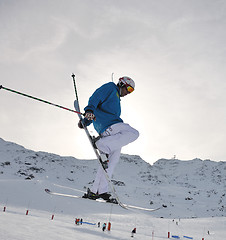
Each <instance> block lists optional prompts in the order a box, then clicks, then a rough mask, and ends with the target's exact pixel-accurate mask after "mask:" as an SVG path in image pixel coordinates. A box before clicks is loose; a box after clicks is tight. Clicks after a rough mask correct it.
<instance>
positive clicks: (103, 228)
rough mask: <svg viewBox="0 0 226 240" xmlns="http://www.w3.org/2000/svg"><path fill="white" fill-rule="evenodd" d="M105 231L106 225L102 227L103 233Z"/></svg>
mask: <svg viewBox="0 0 226 240" xmlns="http://www.w3.org/2000/svg"><path fill="white" fill-rule="evenodd" d="M105 229H106V223H104V224H103V227H102V230H103V232H104V231H105Z"/></svg>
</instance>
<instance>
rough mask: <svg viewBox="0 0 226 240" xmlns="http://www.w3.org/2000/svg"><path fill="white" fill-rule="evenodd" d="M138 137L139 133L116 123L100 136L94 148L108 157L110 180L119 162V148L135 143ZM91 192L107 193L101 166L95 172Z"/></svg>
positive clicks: (127, 125) (106, 184)
mask: <svg viewBox="0 0 226 240" xmlns="http://www.w3.org/2000/svg"><path fill="white" fill-rule="evenodd" d="M138 137H139V132H138V131H137V130H136V129H134V128H132V127H131V126H130V125H129V124H126V123H116V124H114V125H112V126H111V127H109V128H108V129H106V131H105V132H103V133H102V134H101V138H100V139H99V140H98V141H97V142H96V146H97V148H98V149H99V150H100V151H102V152H104V153H106V154H108V155H109V156H108V160H109V162H108V168H107V173H108V176H109V178H110V179H111V177H112V174H113V171H114V169H115V166H116V164H117V163H118V161H119V158H120V153H121V148H122V147H123V146H126V145H127V144H129V143H131V142H133V141H135V140H136V139H137V138H138ZM91 191H92V192H93V193H99V194H101V193H105V192H108V181H107V179H106V177H105V175H104V170H103V169H102V167H101V166H100V167H99V169H98V171H97V175H96V178H95V181H94V183H93V187H92V189H91Z"/></svg>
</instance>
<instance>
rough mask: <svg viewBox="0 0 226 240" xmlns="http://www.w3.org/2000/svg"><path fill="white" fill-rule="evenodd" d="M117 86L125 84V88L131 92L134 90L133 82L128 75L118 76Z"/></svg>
mask: <svg viewBox="0 0 226 240" xmlns="http://www.w3.org/2000/svg"><path fill="white" fill-rule="evenodd" d="M118 83H119V86H120V87H122V86H126V87H127V90H128V91H129V92H130V93H131V92H133V91H134V88H135V82H134V81H133V79H132V78H130V77H126V76H125V77H121V78H119V81H118Z"/></svg>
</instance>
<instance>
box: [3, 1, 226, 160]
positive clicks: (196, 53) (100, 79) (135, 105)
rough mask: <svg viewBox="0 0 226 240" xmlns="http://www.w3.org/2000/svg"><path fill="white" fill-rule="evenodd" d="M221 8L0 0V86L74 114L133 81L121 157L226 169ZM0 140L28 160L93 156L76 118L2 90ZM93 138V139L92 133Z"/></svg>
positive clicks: (225, 16)
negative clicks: (129, 139)
mask: <svg viewBox="0 0 226 240" xmlns="http://www.w3.org/2000/svg"><path fill="white" fill-rule="evenodd" d="M225 29H226V1H224V0H222V1H221V0H158V1H157V0H36V1H34V0H0V33H1V34H0V84H1V85H3V86H4V87H8V88H12V89H15V90H18V91H21V92H24V93H27V94H30V95H33V96H36V97H39V98H42V99H45V100H48V101H50V102H53V103H56V104H60V105H63V106H65V107H69V108H72V109H73V101H74V98H75V94H74V88H73V82H72V78H71V74H72V73H75V75H76V80H77V88H78V94H79V100H80V106H81V108H82V109H83V108H84V107H85V106H86V104H87V102H88V99H89V97H90V95H91V94H92V93H93V92H94V91H95V89H96V88H98V87H100V86H101V85H102V84H104V83H106V82H109V81H111V80H112V79H111V76H112V73H114V82H115V83H117V81H118V78H119V77H121V76H124V75H125V76H130V77H131V78H133V79H134V81H135V82H136V90H135V91H134V92H133V93H132V94H130V95H129V96H126V97H125V98H122V101H121V105H122V115H121V117H122V119H123V120H124V122H126V123H129V124H130V125H131V126H133V127H134V128H136V129H137V130H138V131H139V132H140V137H139V138H138V140H137V141H135V142H134V143H131V144H130V145H128V146H127V147H124V148H123V150H122V152H123V153H127V154H136V155H140V156H141V157H142V158H143V159H144V160H145V161H147V162H150V163H153V162H155V161H157V160H158V159H160V158H172V157H174V156H175V155H176V158H178V159H181V160H189V159H193V158H196V157H197V158H201V159H211V160H215V161H220V160H224V161H225V160H226V147H225V144H226V79H225V76H226V67H225V66H226V47H225V46H226V45H225V42H226V30H225ZM0 102H1V104H0V129H1V130H0V137H1V138H3V139H4V140H6V141H13V142H16V143H18V144H21V145H23V146H24V147H26V148H29V149H32V150H35V151H47V152H52V153H56V154H59V155H63V156H74V157H76V158H80V159H94V158H95V155H94V153H93V152H92V148H91V147H90V146H89V142H88V140H87V139H86V135H85V133H84V132H83V130H81V129H78V127H77V122H78V117H77V115H76V114H74V113H71V112H68V111H65V110H62V109H58V108H56V107H53V106H50V105H47V104H44V103H40V102H37V101H34V100H31V99H28V98H25V97H22V96H19V95H16V94H13V93H10V92H7V91H5V90H0ZM92 132H93V133H95V131H94V130H92Z"/></svg>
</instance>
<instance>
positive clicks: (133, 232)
mask: <svg viewBox="0 0 226 240" xmlns="http://www.w3.org/2000/svg"><path fill="white" fill-rule="evenodd" d="M136 232H137V229H136V228H134V229H133V230H132V232H131V237H133V236H134V234H135V233H136Z"/></svg>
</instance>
